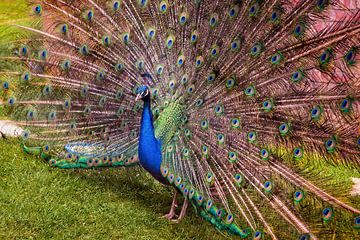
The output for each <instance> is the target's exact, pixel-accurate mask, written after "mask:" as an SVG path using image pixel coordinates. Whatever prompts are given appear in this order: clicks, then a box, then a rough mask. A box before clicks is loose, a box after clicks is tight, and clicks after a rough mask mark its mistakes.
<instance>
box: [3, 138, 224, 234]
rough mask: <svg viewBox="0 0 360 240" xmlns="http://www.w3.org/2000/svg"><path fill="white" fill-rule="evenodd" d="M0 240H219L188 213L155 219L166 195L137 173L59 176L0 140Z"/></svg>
mask: <svg viewBox="0 0 360 240" xmlns="http://www.w3.org/2000/svg"><path fill="white" fill-rule="evenodd" d="M0 149H1V151H0V239H50V238H55V239H222V238H223V237H222V236H221V234H220V233H219V232H217V231H216V230H215V229H214V228H213V227H212V226H211V225H210V224H209V223H207V222H205V221H203V220H202V219H201V218H199V217H196V214H195V213H194V211H193V210H192V209H190V211H189V212H188V216H187V217H186V218H185V220H184V221H182V222H181V223H180V224H173V223H171V222H169V221H168V220H166V219H163V218H161V216H162V215H163V214H165V213H166V212H167V211H168V210H169V208H170V205H171V200H172V196H171V191H170V190H169V189H167V188H166V187H163V186H161V185H160V184H158V183H155V182H154V181H153V180H152V179H151V177H150V176H148V175H147V174H145V171H143V170H140V169H139V168H133V169H112V170H109V171H106V170H105V171H102V172H98V171H82V172H78V171H65V170H64V171H62V170H59V169H53V168H50V167H49V165H48V164H46V163H44V162H43V161H42V160H41V159H39V158H37V157H34V156H31V155H27V154H25V153H23V152H22V151H21V149H20V146H19V144H18V141H17V140H0Z"/></svg>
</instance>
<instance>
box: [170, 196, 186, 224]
mask: <svg viewBox="0 0 360 240" xmlns="http://www.w3.org/2000/svg"><path fill="white" fill-rule="evenodd" d="M188 205H189V200H188V199H187V198H185V200H184V204H183V206H182V208H181V212H180V215H179V217H178V218H177V219H174V220H172V221H173V222H175V223H179V222H180V221H181V220H182V219H183V218H184V217H185V214H186V210H187V207H188Z"/></svg>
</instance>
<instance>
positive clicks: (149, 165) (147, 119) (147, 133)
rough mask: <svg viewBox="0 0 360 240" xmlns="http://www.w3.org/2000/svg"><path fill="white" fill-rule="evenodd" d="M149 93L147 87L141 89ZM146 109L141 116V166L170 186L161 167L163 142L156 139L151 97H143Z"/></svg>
mask: <svg viewBox="0 0 360 240" xmlns="http://www.w3.org/2000/svg"><path fill="white" fill-rule="evenodd" d="M139 90H140V91H139V93H140V92H141V91H142V92H144V90H145V92H146V91H148V89H147V88H146V87H142V88H141V89H139ZM143 101H144V109H143V112H142V116H141V127H140V139H139V150H138V154H139V160H140V164H141V166H143V168H145V169H146V171H148V172H149V173H150V174H151V175H152V176H153V177H154V178H155V179H156V180H158V181H159V182H161V183H163V184H168V183H167V181H165V179H164V177H163V176H162V175H161V172H160V166H161V161H162V154H161V145H162V144H161V141H160V140H159V139H156V137H155V129H154V122H153V121H154V120H153V115H152V112H151V104H150V96H149V95H146V96H145V97H143Z"/></svg>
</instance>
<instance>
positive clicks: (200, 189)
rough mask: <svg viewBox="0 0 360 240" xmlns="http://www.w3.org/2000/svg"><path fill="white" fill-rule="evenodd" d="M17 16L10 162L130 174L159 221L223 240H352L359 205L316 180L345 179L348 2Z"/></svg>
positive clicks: (62, 4)
mask: <svg viewBox="0 0 360 240" xmlns="http://www.w3.org/2000/svg"><path fill="white" fill-rule="evenodd" d="M29 5H30V6H29V15H30V17H31V19H32V20H33V23H32V24H30V25H20V24H13V25H9V26H8V27H9V28H16V29H17V30H18V32H17V35H16V36H15V40H12V41H9V42H7V43H6V45H5V46H1V49H2V51H1V59H0V61H1V64H0V68H1V70H0V72H1V81H2V88H3V95H4V96H6V99H5V100H4V105H5V106H4V107H5V110H6V112H7V113H8V114H9V116H11V117H12V119H13V121H14V123H15V124H17V125H18V126H21V127H22V128H23V129H25V130H24V131H23V133H22V136H21V139H20V141H21V145H22V147H23V149H24V151H26V152H27V153H32V154H36V155H39V156H40V157H41V158H42V159H44V160H46V161H47V162H49V164H50V166H52V167H55V168H60V169H88V170H84V171H91V169H102V168H116V167H133V166H137V165H140V166H141V167H142V168H143V169H144V170H145V171H146V172H148V173H149V174H151V176H153V178H154V180H155V181H157V182H160V183H161V184H163V185H167V186H170V187H171V188H172V189H174V198H173V201H172V206H171V208H170V211H169V213H168V214H166V215H165V216H164V217H165V218H167V219H169V220H170V221H174V222H179V221H181V220H182V219H183V218H184V217H185V215H186V211H187V208H188V207H189V206H190V207H192V208H194V211H195V214H197V215H198V216H199V217H201V218H203V219H204V220H205V221H208V222H209V224H211V225H213V226H214V227H215V228H216V229H218V230H219V231H221V232H223V233H226V234H228V235H232V236H234V237H235V238H236V237H238V238H247V239H294V237H296V238H298V239H301V240H306V239H330V237H331V238H332V236H334V239H335V235H334V234H335V232H336V228H337V227H338V226H344V228H345V229H346V232H343V233H338V234H340V238H341V239H356V238H357V237H359V234H360V233H359V228H360V201H359V198H358V197H351V196H350V193H347V192H346V191H344V190H343V189H344V188H342V186H341V185H339V184H337V185H336V184H335V183H334V182H333V181H332V180H331V173H330V175H329V173H328V172H326V171H327V170H326V169H329V168H325V167H324V166H332V167H335V168H341V169H342V168H345V169H351V170H352V171H354V172H359V169H360V102H359V100H360V67H359V66H360V64H359V61H360V53H359V50H360V2H359V1H357V0H351V1H347V0H344V1H338V0H296V1H295V0H294V1H285V0H221V1H220V0H34V1H31V2H30V3H29ZM322 169H324V171H322ZM343 180H345V176H344V179H343ZM179 196H181V197H182V198H183V199H184V203H183V205H182V207H181V210H180V209H177V206H178V203H177V200H178V198H179ZM179 210H180V213H179V215H177V214H176V212H179ZM314 215H315V216H317V217H315V219H314V218H313V217H311V216H314ZM339 219H341V220H339Z"/></svg>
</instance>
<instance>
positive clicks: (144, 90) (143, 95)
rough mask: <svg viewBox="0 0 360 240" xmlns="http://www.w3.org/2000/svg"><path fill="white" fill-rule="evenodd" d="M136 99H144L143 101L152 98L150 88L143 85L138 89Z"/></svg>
mask: <svg viewBox="0 0 360 240" xmlns="http://www.w3.org/2000/svg"><path fill="white" fill-rule="evenodd" d="M136 94H137V95H136V101H137V100H139V99H142V100H143V101H145V100H149V99H150V91H149V88H148V87H147V86H145V85H142V86H140V87H138V88H137V90H136Z"/></svg>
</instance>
